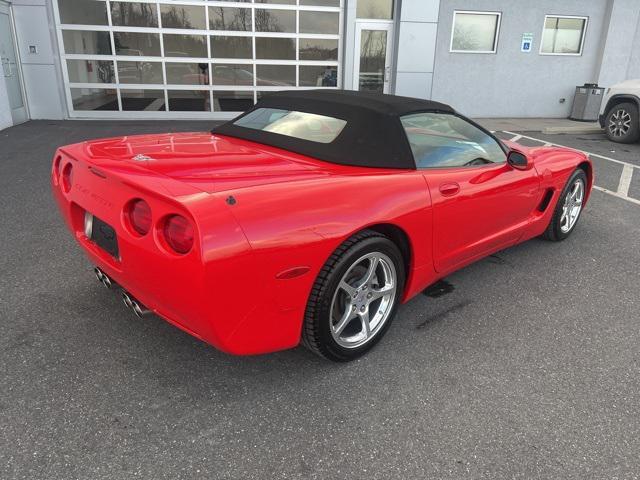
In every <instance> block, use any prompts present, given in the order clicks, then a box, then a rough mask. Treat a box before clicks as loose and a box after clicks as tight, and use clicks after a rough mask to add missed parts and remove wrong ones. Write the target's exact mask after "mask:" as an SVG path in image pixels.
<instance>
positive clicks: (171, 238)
mask: <svg viewBox="0 0 640 480" xmlns="http://www.w3.org/2000/svg"><path fill="white" fill-rule="evenodd" d="M162 233H163V234H164V239H165V241H166V242H167V244H168V245H169V247H171V249H172V250H173V251H175V252H176V253H180V254H185V253H188V252H189V250H191V247H193V227H192V226H191V223H189V220H187V219H186V218H184V217H183V216H182V215H171V216H170V217H167V219H166V220H165V221H164V226H163V228H162Z"/></svg>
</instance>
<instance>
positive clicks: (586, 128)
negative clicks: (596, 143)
mask: <svg viewBox="0 0 640 480" xmlns="http://www.w3.org/2000/svg"><path fill="white" fill-rule="evenodd" d="M601 132H602V128H601V127H600V125H571V126H568V125H567V126H561V127H560V126H559V127H545V128H544V129H542V133H545V134H556V133H577V134H587V133H601Z"/></svg>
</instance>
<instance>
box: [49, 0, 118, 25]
mask: <svg viewBox="0 0 640 480" xmlns="http://www.w3.org/2000/svg"><path fill="white" fill-rule="evenodd" d="M58 9H59V11H60V23H73V24H79V25H107V24H108V23H107V3H106V2H100V1H93V0H58Z"/></svg>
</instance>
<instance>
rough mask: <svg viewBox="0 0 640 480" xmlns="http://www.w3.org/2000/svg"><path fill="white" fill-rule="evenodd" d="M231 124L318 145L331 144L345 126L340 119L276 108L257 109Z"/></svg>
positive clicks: (343, 121)
mask: <svg viewBox="0 0 640 480" xmlns="http://www.w3.org/2000/svg"><path fill="white" fill-rule="evenodd" d="M233 123H234V125H238V126H240V127H244V128H251V129H254V130H262V131H264V132H271V133H278V134H280V135H286V136H287V137H294V138H299V139H301V140H309V141H311V142H318V143H331V142H333V141H334V140H335V139H336V138H337V137H338V135H340V132H342V129H343V128H344V127H345V125H346V124H347V122H346V121H345V120H342V119H341V118H333V117H327V116H325V115H317V114H315V113H307V112H297V111H290V110H281V109H278V108H258V109H257V110H254V111H253V112H251V113H249V114H247V115H245V116H244V117H242V118H239V119H238V120H236V121H235V122H233Z"/></svg>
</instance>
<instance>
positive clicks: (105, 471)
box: [0, 122, 640, 479]
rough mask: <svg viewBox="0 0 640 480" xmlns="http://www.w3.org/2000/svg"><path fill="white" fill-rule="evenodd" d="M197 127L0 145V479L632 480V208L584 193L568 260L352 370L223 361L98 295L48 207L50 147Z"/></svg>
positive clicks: (638, 434)
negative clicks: (586, 201) (586, 203)
mask: <svg viewBox="0 0 640 480" xmlns="http://www.w3.org/2000/svg"><path fill="white" fill-rule="evenodd" d="M208 126H209V124H208V123H202V122H200V123H197V122H191V123H190V122H180V123H179V122H153V123H151V122H149V123H141V122H138V123H135V124H127V123H126V122H111V123H110V122H30V123H28V124H25V125H21V126H18V127H14V128H11V129H8V130H5V131H3V132H0V145H1V148H0V205H1V208H2V210H1V211H2V218H1V220H2V221H1V223H0V241H1V245H2V246H3V248H4V252H3V255H2V256H0V272H1V273H0V329H1V330H0V331H1V332H2V335H1V336H0V385H2V388H1V389H0V452H1V454H0V478H3V479H13V478H29V479H72V478H79V479H102V478H105V479H106V478H110V479H111V478H113V479H123V478H132V477H134V476H138V477H140V478H153V479H164V478H167V479H178V478H208V479H213V478H220V479H251V478H260V479H263V478H273V479H275V478H300V479H315V478H317V479H327V478H336V479H338V478H350V479H360V478H362V479H389V478H419V479H424V478H451V479H461V478H491V479H496V478H523V479H530V478H576V479H585V478H620V479H622V478H636V477H637V476H638V472H640V460H639V459H638V452H640V386H639V385H640V347H639V345H640V329H639V321H640V315H639V312H640V295H639V293H638V292H639V291H640V276H639V275H638V265H640V248H639V247H640V235H639V233H640V231H639V226H640V205H637V204H635V203H633V202H631V201H628V200H625V199H623V198H621V197H620V196H614V195H612V194H609V193H605V192H604V191H596V192H594V194H593V198H592V200H591V202H590V204H589V206H588V208H587V210H586V211H585V212H584V216H583V217H582V219H581V223H580V224H579V226H578V227H577V230H576V231H575V232H574V235H573V236H572V237H571V238H570V239H569V240H567V241H565V242H562V243H557V244H556V243H548V242H545V241H542V240H532V241H530V242H527V243H526V244H523V245H520V246H517V247H514V248H511V249H508V250H506V251H503V252H501V253H499V254H498V255H494V256H492V257H489V258H488V259H486V260H484V261H481V262H479V263H477V264H475V265H472V266H470V267H468V268H466V269H464V270H462V271H460V272H458V273H456V274H454V275H452V276H451V277H449V278H448V279H447V280H448V282H449V283H448V287H446V288H442V289H441V290H431V291H430V292H429V296H427V295H420V296H418V297H417V298H415V299H414V300H412V301H411V302H409V303H408V304H407V305H405V306H403V307H402V308H401V310H400V312H399V316H398V318H397V319H396V322H395V323H394V325H393V327H392V328H391V329H390V331H389V333H388V334H387V336H386V337H385V339H383V341H382V342H381V343H380V344H379V345H378V346H377V347H376V348H375V349H374V350H373V351H372V352H371V353H370V354H369V355H367V356H365V357H364V358H362V359H360V360H358V361H355V362H352V363H349V364H346V365H337V364H332V363H328V362H325V361H323V360H320V359H319V358H316V357H315V356H313V355H311V354H309V353H308V352H307V351H305V350H304V349H302V348H299V349H294V350H291V351H286V352H281V353H277V354H273V355H265V356H260V357H248V358H238V357H230V356H227V355H224V354H222V353H219V352H217V351H216V350H214V349H213V348H211V347H208V346H207V345H205V344H203V343H201V342H199V341H197V340H195V339H193V338H191V337H190V336H188V335H186V334H184V333H182V332H181V331H179V330H178V329H176V328H174V327H172V326H170V325H168V324H167V323H165V322H163V321H161V320H159V319H157V318H155V317H153V318H147V319H144V320H139V319H137V318H135V317H134V316H133V315H132V313H131V312H130V311H129V310H127V309H125V308H124V307H123V306H122V305H121V302H120V300H119V298H117V296H116V295H114V294H113V293H112V292H109V291H107V290H106V289H105V288H104V287H102V286H101V285H99V284H98V283H97V281H96V280H95V279H94V277H93V274H92V272H91V265H90V264H89V262H88V261H87V260H86V259H85V258H84V256H83V255H82V254H81V252H80V250H79V248H78V247H77V246H76V245H75V244H74V241H73V240H72V239H71V236H70V235H69V234H68V233H67V231H66V230H65V228H64V227H63V225H62V222H61V220H60V219H59V217H58V214H57V212H56V208H55V206H54V204H53V202H52V199H51V196H50V193H49V186H48V176H49V162H50V158H51V155H52V154H53V151H54V149H55V148H56V146H58V145H60V144H64V143H70V142H73V141H78V140H81V139H85V138H90V137H98V136H108V135H116V134H124V133H131V132H151V131H162V130H168V129H172V130H195V129H205V128H207V127H208ZM530 136H533V134H531V135H530ZM543 140H545V139H543ZM560 140H561V137H560V136H554V137H553V138H549V139H546V141H551V142H556V143H561V142H560ZM565 140H566V139H565ZM571 142H573V140H571ZM567 143H569V142H567ZM572 145H573V146H576V147H579V148H582V149H585V150H588V149H589V148H593V144H592V143H590V142H588V141H586V140H581V139H575V144H573V143H572ZM635 147H636V146H634V148H635ZM607 148H610V149H615V150H617V151H615V152H608V154H607V156H610V157H611V158H620V159H622V160H624V161H629V162H637V160H638V158H639V157H638V154H637V153H633V154H631V156H630V157H629V158H626V157H624V158H623V156H622V155H620V151H619V148H620V147H618V146H614V145H613V144H611V145H609V146H608V147H607ZM636 152H637V150H636ZM603 155H604V153H603ZM611 163H615V162H611ZM597 175H598V178H599V179H600V178H602V179H604V178H605V177H606V176H605V175H604V174H602V175H600V172H597ZM638 176H640V175H638ZM612 178H613V177H612ZM619 180H620V179H619V178H618V184H616V185H614V183H615V181H613V180H611V181H613V183H612V184H611V185H609V186H607V187H606V189H609V188H610V187H611V188H614V187H615V188H614V189H613V190H612V191H614V192H616V191H617V190H616V189H617V187H618V186H619ZM602 188H605V187H604V186H603V187H602Z"/></svg>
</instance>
